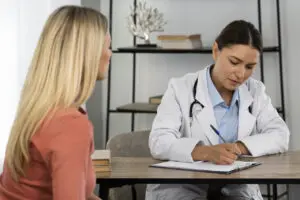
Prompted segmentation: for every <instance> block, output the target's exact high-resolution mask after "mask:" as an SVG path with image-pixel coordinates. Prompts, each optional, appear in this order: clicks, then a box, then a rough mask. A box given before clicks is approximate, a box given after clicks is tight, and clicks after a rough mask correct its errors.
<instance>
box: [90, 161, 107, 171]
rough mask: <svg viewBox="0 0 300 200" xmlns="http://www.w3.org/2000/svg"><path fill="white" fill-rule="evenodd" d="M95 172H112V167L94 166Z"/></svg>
mask: <svg viewBox="0 0 300 200" xmlns="http://www.w3.org/2000/svg"><path fill="white" fill-rule="evenodd" d="M93 162H94V161H93ZM94 171H95V172H111V165H94Z"/></svg>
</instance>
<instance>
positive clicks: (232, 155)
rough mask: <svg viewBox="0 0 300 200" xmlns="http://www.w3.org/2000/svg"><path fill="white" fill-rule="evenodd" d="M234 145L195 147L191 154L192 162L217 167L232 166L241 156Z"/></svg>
mask: <svg viewBox="0 0 300 200" xmlns="http://www.w3.org/2000/svg"><path fill="white" fill-rule="evenodd" d="M241 153H242V152H241V150H240V149H239V147H238V145H237V144H236V143H225V144H218V145H214V146H196V147H195V148H194V150H193V152H192V157H193V159H194V160H202V161H209V162H212V163H215V164H219V165H228V164H232V163H233V162H234V161H235V160H237V158H238V155H241Z"/></svg>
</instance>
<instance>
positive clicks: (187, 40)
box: [157, 34, 202, 49]
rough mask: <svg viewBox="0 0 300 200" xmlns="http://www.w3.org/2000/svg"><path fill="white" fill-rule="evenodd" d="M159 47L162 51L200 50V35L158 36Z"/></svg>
mask: <svg viewBox="0 0 300 200" xmlns="http://www.w3.org/2000/svg"><path fill="white" fill-rule="evenodd" d="M157 40H158V42H159V46H160V47H161V48H164V49H200V48H202V40H201V35H200V34H194V35H158V36H157Z"/></svg>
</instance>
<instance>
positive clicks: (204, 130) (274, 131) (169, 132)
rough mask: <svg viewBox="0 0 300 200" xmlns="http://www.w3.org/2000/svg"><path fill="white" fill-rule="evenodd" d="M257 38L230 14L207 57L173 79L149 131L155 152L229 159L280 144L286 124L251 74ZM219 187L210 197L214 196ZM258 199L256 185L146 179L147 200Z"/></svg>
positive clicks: (275, 149) (284, 145) (187, 158)
mask: <svg viewBox="0 0 300 200" xmlns="http://www.w3.org/2000/svg"><path fill="white" fill-rule="evenodd" d="M261 52H262V39H261V35H260V33H259V31H258V30H257V29H256V28H255V27H254V26H253V25H252V24H251V23H249V22H246V21H243V20H237V21H233V22H231V23H230V24H228V25H227V26H226V27H225V28H224V29H223V30H222V31H221V33H220V34H219V36H218V37H217V39H216V40H215V43H214V45H213V48H212V56H213V59H214V64H212V65H211V66H208V67H206V68H205V69H203V70H200V71H199V72H196V73H189V74H187V75H185V76H183V77H180V78H173V79H171V81H170V82H169V85H168V88H167V90H166V92H165V94H164V96H163V99H162V102H161V104H160V106H159V107H158V110H157V115H156V117H155V119H154V122H153V126H152V130H151V133H150V137H149V146H150V150H151V154H152V155H153V157H154V158H157V159H162V160H174V161H181V162H193V161H197V160H204V161H211V162H213V163H216V164H231V163H233V162H234V161H235V160H236V159H237V157H238V156H237V155H239V154H243V155H251V156H262V155H266V154H273V153H279V152H284V151H287V149H288V144H289V135H290V133H289V130H288V128H287V125H286V124H285V122H284V121H283V120H282V118H281V117H280V116H279V114H278V113H277V111H276V109H275V108H274V107H273V105H272V103H271V99H270V97H269V96H268V95H267V94H266V92H265V86H264V85H263V83H262V82H260V81H257V80H254V79H253V78H251V77H250V76H251V75H252V74H253V72H254V70H255V68H256V66H257V63H258V59H259V56H260V53H261ZM216 191H219V192H220V193H219V194H218V195H217V197H215V196H213V195H215V194H217V192H216ZM220 196H222V199H235V200H246V199H247V200H248V199H249V200H250V199H254V200H262V199H263V198H262V195H261V193H260V190H259V186H258V185H248V184H240V185H239V184H237V185H222V186H220V187H219V188H218V186H216V185H188V184H185V185H179V184H178V185H177V184H174V185H169V184H162V185H148V186H147V192H146V199H147V200H160V199H163V200H183V199H197V200H198V199H207V198H208V199H220Z"/></svg>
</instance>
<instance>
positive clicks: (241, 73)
mask: <svg viewBox="0 0 300 200" xmlns="http://www.w3.org/2000/svg"><path fill="white" fill-rule="evenodd" d="M245 72H246V69H245V67H244V66H241V67H239V69H237V71H236V73H235V75H236V77H237V78H238V80H243V79H244V77H245Z"/></svg>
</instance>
